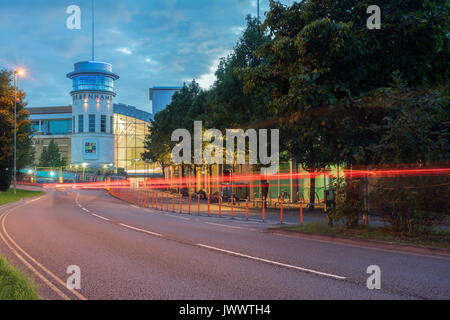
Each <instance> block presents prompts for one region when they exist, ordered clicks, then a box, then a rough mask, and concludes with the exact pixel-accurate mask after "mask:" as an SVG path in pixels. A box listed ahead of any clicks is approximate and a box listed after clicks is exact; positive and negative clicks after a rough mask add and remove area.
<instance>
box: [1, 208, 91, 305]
mask: <svg viewBox="0 0 450 320" xmlns="http://www.w3.org/2000/svg"><path fill="white" fill-rule="evenodd" d="M23 206H24V205H22V206H17V207H14V208H12V209H11V210H9V211H7V212H5V213H4V214H3V217H2V219H1V228H2V231H3V233H4V235H5V236H6V238H7V239H8V240H9V241H10V242H11V245H12V246H15V247H16V248H17V249H19V251H20V252H22V254H23V255H24V256H25V257H27V258H28V259H29V260H30V261H31V262H32V263H34V264H35V265H37V266H38V267H39V268H41V269H42V270H43V271H44V272H45V273H47V274H48V275H49V276H50V277H52V278H53V279H54V280H55V281H56V282H58V283H59V284H60V285H62V286H63V287H65V288H67V286H66V283H64V281H62V280H61V279H60V278H59V277H57V276H56V275H55V274H54V273H53V272H51V271H50V270H49V269H47V268H46V267H44V266H43V265H42V264H40V263H39V262H38V261H37V260H36V259H34V258H33V257H32V256H31V255H30V254H28V253H27V252H26V251H25V250H24V249H22V247H20V246H19V245H18V244H17V243H16V242H15V241H14V240H13V239H12V238H11V236H10V235H9V234H8V232H7V231H6V227H5V221H6V217H7V216H8V215H9V214H10V213H12V212H13V211H14V210H17V209H18V208H21V207H23ZM0 235H1V233H0ZM2 238H3V236H2ZM3 240H4V239H3ZM4 242H5V241H4ZM5 243H6V244H7V246H8V247H9V248H10V249H11V246H10V245H9V244H8V243H7V242H5ZM15 255H16V256H17V257H18V258H19V259H21V260H22V261H24V258H23V257H22V258H20V257H19V256H20V255H18V253H17V251H16V252H15ZM25 265H26V266H27V267H28V268H29V269H30V270H31V271H32V272H33V273H35V274H36V275H37V276H38V277H39V278H41V279H42V280H43V281H44V282H45V283H46V284H47V285H48V286H49V287H50V288H51V289H52V290H54V291H55V292H56V293H57V294H58V295H59V296H61V297H62V298H63V299H66V297H67V296H66V295H64V294H62V295H61V293H62V292H61V291H60V290H59V289H58V288H56V287H55V286H54V285H53V284H52V283H51V282H50V281H49V280H48V279H47V278H46V277H44V276H43V275H42V274H40V273H39V272H37V271H36V269H34V268H33V267H32V266H31V265H30V264H29V263H27V262H26V260H25ZM33 269H34V270H33ZM44 279H45V280H44ZM55 289H56V290H55ZM67 289H68V288H67ZM69 291H70V292H71V293H72V294H74V295H75V296H77V298H79V299H80V300H87V298H86V297H84V296H83V295H82V294H81V293H79V292H77V291H76V290H72V289H69ZM67 298H68V297H67ZM68 299H70V298H68Z"/></svg>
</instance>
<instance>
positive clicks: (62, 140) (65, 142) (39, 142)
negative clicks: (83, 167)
mask: <svg viewBox="0 0 450 320" xmlns="http://www.w3.org/2000/svg"><path fill="white" fill-rule="evenodd" d="M52 139H53V140H54V141H55V143H56V144H57V145H58V148H59V151H60V154H61V156H62V157H64V158H65V159H67V164H70V156H71V143H70V135H55V136H43V135H35V136H33V139H32V141H33V145H34V150H35V163H36V164H39V160H40V159H41V155H42V150H43V149H44V147H46V148H47V147H48V145H49V143H50V141H51V140H52Z"/></svg>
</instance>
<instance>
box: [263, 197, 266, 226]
mask: <svg viewBox="0 0 450 320" xmlns="http://www.w3.org/2000/svg"><path fill="white" fill-rule="evenodd" d="M262 207H263V209H262V221H263V222H265V220H266V197H263V203H262Z"/></svg>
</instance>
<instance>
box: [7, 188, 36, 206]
mask: <svg viewBox="0 0 450 320" xmlns="http://www.w3.org/2000/svg"><path fill="white" fill-rule="evenodd" d="M43 194H44V192H43V191H29V190H21V189H17V194H14V189H9V190H8V191H6V192H0V206H1V205H4V204H7V203H11V202H16V201H19V200H20V199H24V198H30V197H35V196H40V195H43Z"/></svg>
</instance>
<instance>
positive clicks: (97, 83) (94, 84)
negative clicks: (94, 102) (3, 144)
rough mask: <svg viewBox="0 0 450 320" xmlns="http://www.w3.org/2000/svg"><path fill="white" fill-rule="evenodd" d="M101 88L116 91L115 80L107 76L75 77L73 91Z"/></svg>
mask: <svg viewBox="0 0 450 320" xmlns="http://www.w3.org/2000/svg"><path fill="white" fill-rule="evenodd" d="M82 90H101V91H109V92H114V80H113V79H112V78H110V77H106V76H78V77H74V78H73V91H82Z"/></svg>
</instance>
